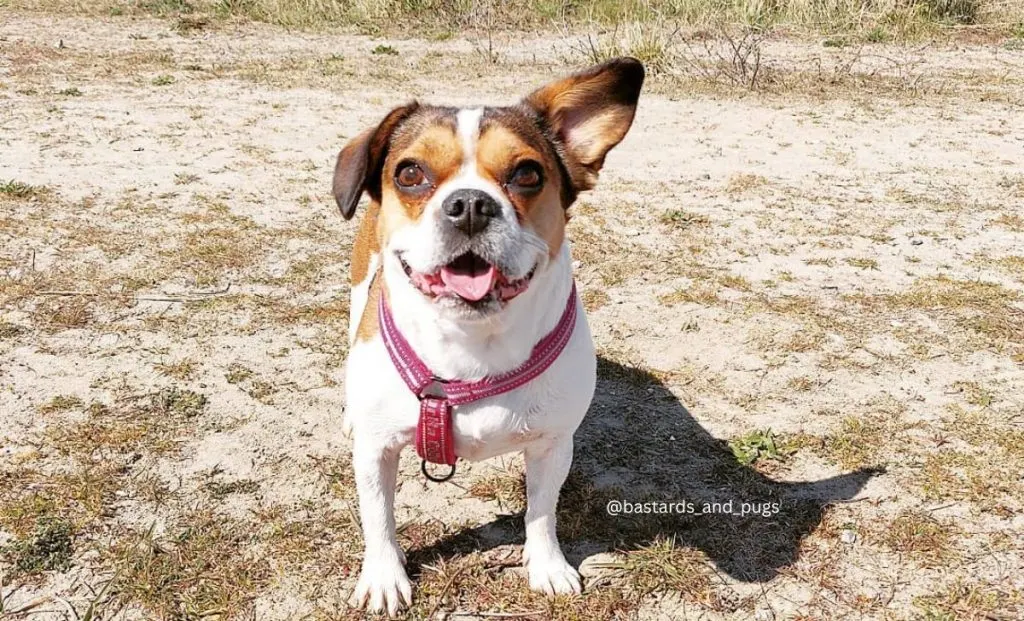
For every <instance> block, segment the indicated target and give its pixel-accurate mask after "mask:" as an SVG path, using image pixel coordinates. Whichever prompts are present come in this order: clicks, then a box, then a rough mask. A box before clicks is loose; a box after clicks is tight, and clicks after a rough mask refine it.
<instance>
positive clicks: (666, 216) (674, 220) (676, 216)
mask: <svg viewBox="0 0 1024 621" xmlns="http://www.w3.org/2000/svg"><path fill="white" fill-rule="evenodd" d="M658 220H660V221H661V223H662V224H665V225H668V226H670V227H672V228H674V229H680V230H682V229H688V228H691V227H695V226H707V225H708V224H710V223H711V219H710V218H708V217H707V216H705V215H703V214H699V213H691V212H689V211H684V210H682V209H673V210H671V211H666V212H665V213H663V214H661V216H660V217H659V218H658Z"/></svg>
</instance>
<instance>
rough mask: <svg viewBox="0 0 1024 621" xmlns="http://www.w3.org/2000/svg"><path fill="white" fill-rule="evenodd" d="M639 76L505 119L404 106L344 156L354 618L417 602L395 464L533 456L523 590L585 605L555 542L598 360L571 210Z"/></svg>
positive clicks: (531, 100)
mask: <svg viewBox="0 0 1024 621" xmlns="http://www.w3.org/2000/svg"><path fill="white" fill-rule="evenodd" d="M643 81H644V68H643V65H642V64H641V63H640V62H639V61H637V60H635V59H632V58H617V59H614V60H611V61H608V62H605V63H602V64H600V65H596V66H594V67H591V68H589V69H587V70H585V71H583V72H581V73H578V74H575V75H572V76H569V77H567V78H564V79H561V80H558V81H555V82H552V83H550V84H548V85H546V86H544V87H542V88H540V89H538V90H536V91H534V92H533V93H532V94H530V95H528V96H527V97H526V98H525V99H523V100H522V101H521V102H520V103H519V104H517V105H514V106H509V107H480V108H446V107H436V106H429V105H421V104H418V103H416V102H413V103H410V104H408V105H405V106H401V107H398V108H395V109H394V110H392V111H391V112H390V113H388V115H387V116H385V117H384V120H383V121H381V123H380V124H379V125H378V126H376V127H374V128H371V129H368V130H366V131H364V132H363V133H361V134H359V135H358V136H356V137H355V138H354V139H352V140H351V141H350V142H349V143H348V144H347V145H346V146H345V147H344V148H343V149H342V150H341V153H340V154H339V155H338V160H337V165H336V167H335V170H334V187H333V190H334V196H335V199H336V200H337V203H338V207H339V208H340V209H341V213H342V215H343V216H344V217H345V219H350V218H352V216H353V214H354V213H355V210H356V207H357V205H358V203H359V200H360V198H361V197H362V195H363V193H364V192H365V193H366V194H368V195H369V197H370V203H369V207H368V208H367V210H366V213H365V214H364V215H363V218H362V222H361V223H360V226H359V232H358V234H357V236H356V240H355V244H354V248H353V254H352V264H351V277H352V299H351V318H350V323H349V340H350V344H351V352H350V354H349V358H348V361H347V365H346V380H345V381H346V385H345V386H346V398H347V407H346V413H345V421H344V425H345V430H346V432H347V433H349V434H350V435H351V437H352V438H353V448H352V464H353V468H354V471H355V477H356V486H357V489H358V493H359V510H360V517H361V520H362V528H363V537H364V540H365V556H364V559H363V565H362V573H361V574H360V577H359V582H358V584H357V586H356V588H355V592H354V593H353V595H352V598H351V600H350V603H351V604H352V605H353V606H355V607H357V608H363V607H365V608H367V609H368V610H370V611H376V612H383V611H386V612H388V613H389V614H392V615H394V614H396V613H397V611H398V610H399V609H400V608H402V607H403V606H404V605H407V604H409V603H411V599H412V589H411V586H410V584H409V578H408V577H407V575H406V573H405V568H404V564H405V556H404V553H403V552H402V550H401V548H400V547H399V545H398V542H397V541H396V538H395V518H394V511H393V508H394V495H395V484H396V477H397V470H398V457H399V452H400V451H401V450H402V448H403V447H405V446H406V445H407V444H415V446H416V449H417V451H418V452H419V454H420V456H421V457H422V458H423V460H424V462H423V473H424V474H425V475H426V476H427V477H428V478H430V479H432V480H445V479H444V478H443V477H439V476H437V475H436V474H432V473H431V471H432V472H434V473H436V472H438V470H437V468H436V467H435V466H432V467H430V468H428V466H427V462H431V463H435V464H442V465H446V466H448V467H450V472H448V473H447V475H445V476H451V474H453V473H454V469H455V461H456V459H457V458H462V459H469V460H474V461H475V460H481V459H487V458H489V457H494V456H496V455H501V454H503V453H508V452H510V451H523V452H524V454H525V461H526V487H527V502H528V506H527V510H526V544H525V546H524V550H523V558H524V559H525V563H526V568H527V573H528V574H529V581H530V586H531V588H533V589H536V590H539V591H543V592H545V593H547V594H555V593H579V592H580V577H579V574H578V573H577V572H576V570H575V569H573V567H572V566H571V565H569V563H567V562H566V560H565V557H564V556H563V554H562V550H561V548H560V547H559V544H558V539H557V537H556V535H555V506H556V504H557V502H558V494H559V490H560V489H561V487H562V484H563V483H564V482H565V477H566V475H567V474H568V472H569V465H570V463H571V462H572V451H573V433H574V432H575V430H576V428H577V427H578V426H579V424H580V421H581V420H582V419H583V416H584V414H585V413H586V412H587V409H588V408H589V406H590V401H591V399H592V397H593V394H594V384H595V378H596V356H595V351H594V344H593V340H592V338H591V335H590V329H589V327H588V325H587V320H586V317H585V316H584V313H583V307H582V304H581V302H580V300H579V298H578V296H577V294H576V288H575V285H574V282H573V276H572V260H571V258H570V254H569V245H568V244H567V243H566V241H565V225H566V222H567V220H568V215H567V214H568V209H569V206H570V205H572V203H573V201H574V200H575V199H576V196H577V195H578V194H579V193H580V192H581V191H584V190H588V189H590V188H592V187H593V186H594V184H595V183H596V182H597V177H598V172H599V171H600V170H601V167H602V165H603V164H604V160H605V156H606V155H607V154H608V151H609V150H610V149H611V148H612V147H614V146H615V145H617V144H618V143H619V142H620V141H621V140H622V139H623V138H624V137H625V135H626V132H627V131H628V130H629V128H630V125H632V123H633V116H634V113H635V111H636V105H637V99H638V98H639V96H640V89H641V87H642V85H643Z"/></svg>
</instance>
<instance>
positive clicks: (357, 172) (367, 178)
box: [332, 101, 419, 220]
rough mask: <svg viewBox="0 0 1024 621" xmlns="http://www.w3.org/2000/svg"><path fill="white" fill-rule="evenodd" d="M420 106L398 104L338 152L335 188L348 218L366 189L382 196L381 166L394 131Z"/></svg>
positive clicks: (374, 196) (340, 207) (353, 212)
mask: <svg viewBox="0 0 1024 621" xmlns="http://www.w3.org/2000/svg"><path fill="white" fill-rule="evenodd" d="M418 107H419V104H418V103H416V102H415V101H414V102H412V103H411V104H409V105H407V106H401V107H399V108H395V109H394V110H392V111H391V112H389V113H388V115H387V116H386V117H384V120H383V121H381V122H380V125H378V126H377V127H374V128H371V129H368V130H366V131H364V132H362V133H360V134H359V135H358V136H356V137H355V138H353V139H352V140H350V141H349V142H348V144H346V145H345V147H344V148H343V149H342V150H341V153H339V154H338V162H337V163H336V164H335V165H334V183H333V186H332V189H333V191H334V200H335V201H336V202H337V203H338V209H340V210H341V215H342V216H343V217H344V218H345V219H346V220H351V219H352V216H353V214H355V212H356V206H357V205H358V204H359V199H360V198H361V197H362V196H363V192H364V191H365V192H366V193H368V194H369V195H370V198H372V199H373V200H375V201H379V200H380V191H381V178H380V176H381V168H382V167H383V166H384V160H385V159H387V155H388V145H389V143H390V141H391V134H392V132H394V131H395V128H396V127H398V125H399V124H400V123H401V122H402V121H404V120H405V119H406V118H408V117H409V115H410V114H412V113H413V112H415V111H416V108H418Z"/></svg>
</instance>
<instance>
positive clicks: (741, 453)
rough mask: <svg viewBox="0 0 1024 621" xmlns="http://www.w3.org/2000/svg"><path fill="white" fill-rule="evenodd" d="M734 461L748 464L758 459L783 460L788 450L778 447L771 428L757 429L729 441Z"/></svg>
mask: <svg viewBox="0 0 1024 621" xmlns="http://www.w3.org/2000/svg"><path fill="white" fill-rule="evenodd" d="M729 448H731V449H732V454H733V455H734V456H735V457H736V461H738V462H740V463H741V464H743V465H744V466H749V465H751V464H753V463H754V462H756V461H757V460H759V459H774V460H776V461H783V460H784V459H785V458H786V457H787V456H788V455H789V453H790V451H788V450H786V449H784V448H780V447H779V444H778V442H776V441H775V433H774V432H772V430H771V429H764V430H757V431H752V432H750V433H748V434H747V435H745V436H742V437H739V438H737V439H735V440H733V441H732V442H730V443H729Z"/></svg>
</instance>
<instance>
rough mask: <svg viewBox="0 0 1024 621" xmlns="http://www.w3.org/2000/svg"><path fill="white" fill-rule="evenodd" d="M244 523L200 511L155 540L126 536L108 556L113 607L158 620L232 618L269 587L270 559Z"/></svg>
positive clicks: (153, 537) (149, 536) (151, 534)
mask: <svg viewBox="0 0 1024 621" xmlns="http://www.w3.org/2000/svg"><path fill="white" fill-rule="evenodd" d="M257 537H258V533H254V532H253V531H252V530H251V529H250V528H249V527H248V525H247V524H238V523H234V522H232V520H230V519H229V518H227V517H226V516H223V515H215V514H213V513H210V512H207V511H199V512H197V513H196V514H193V515H191V516H189V517H187V518H185V519H184V520H183V521H182V522H181V523H178V524H174V525H172V526H170V527H169V528H168V529H167V530H166V533H165V534H163V535H161V536H157V535H155V534H154V532H153V530H152V529H151V530H149V531H147V532H145V533H141V534H139V535H137V536H135V537H128V538H126V539H124V540H122V541H119V542H118V543H117V544H115V545H114V546H113V547H112V548H111V549H110V550H109V551H107V553H106V555H105V556H106V557H107V558H106V559H105V561H106V562H108V563H109V564H110V565H111V566H112V567H113V568H115V570H116V573H115V578H114V582H113V584H112V587H111V590H110V592H111V598H112V600H113V602H112V604H111V606H116V605H126V604H129V603H131V604H135V605H139V606H142V607H143V608H144V609H145V610H147V611H149V612H151V613H152V614H155V615H157V616H158V617H160V618H177V619H202V618H207V617H210V616H213V615H216V616H218V617H224V618H234V617H236V616H237V615H239V614H240V613H241V612H242V611H243V610H245V609H247V608H248V606H249V604H250V603H251V601H252V600H253V599H254V598H255V597H256V595H257V594H258V593H259V592H260V591H261V590H262V589H263V588H265V587H266V586H267V584H268V583H269V580H270V579H271V577H272V575H273V573H272V570H271V565H270V563H269V560H268V559H267V558H266V557H264V556H262V555H260V554H258V553H256V551H255V550H254V549H253V548H252V547H251V544H252V543H253V542H254V540H255V539H256V538H257Z"/></svg>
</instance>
